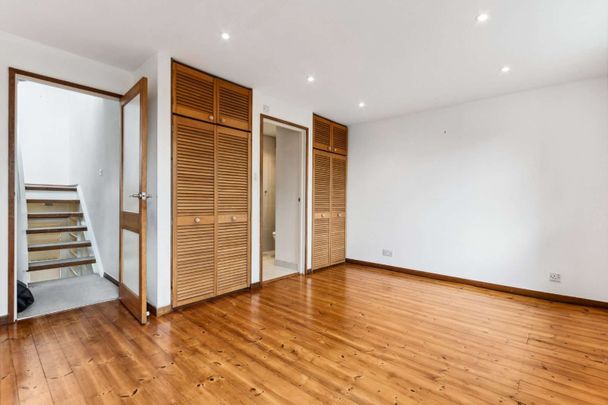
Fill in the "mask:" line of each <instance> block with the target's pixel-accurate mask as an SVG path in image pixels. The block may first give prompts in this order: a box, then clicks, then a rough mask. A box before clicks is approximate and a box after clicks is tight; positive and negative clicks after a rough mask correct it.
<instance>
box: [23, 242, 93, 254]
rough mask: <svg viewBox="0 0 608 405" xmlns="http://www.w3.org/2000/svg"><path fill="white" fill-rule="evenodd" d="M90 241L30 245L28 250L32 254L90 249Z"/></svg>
mask: <svg viewBox="0 0 608 405" xmlns="http://www.w3.org/2000/svg"><path fill="white" fill-rule="evenodd" d="M90 246H91V241H90V240H75V241H67V242H53V243H35V244H32V245H29V246H28V247H27V250H28V251H30V252H39V251H42V250H57V249H73V248H82V247H90Z"/></svg>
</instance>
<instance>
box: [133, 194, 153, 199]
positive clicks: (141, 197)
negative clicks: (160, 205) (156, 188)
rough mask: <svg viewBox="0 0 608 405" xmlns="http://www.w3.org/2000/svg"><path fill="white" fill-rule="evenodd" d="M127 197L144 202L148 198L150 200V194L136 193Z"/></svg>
mask: <svg viewBox="0 0 608 405" xmlns="http://www.w3.org/2000/svg"><path fill="white" fill-rule="evenodd" d="M129 197H132V198H138V199H140V200H144V201H146V200H147V199H148V198H150V197H152V196H151V195H150V194H148V193H136V194H131V195H129Z"/></svg>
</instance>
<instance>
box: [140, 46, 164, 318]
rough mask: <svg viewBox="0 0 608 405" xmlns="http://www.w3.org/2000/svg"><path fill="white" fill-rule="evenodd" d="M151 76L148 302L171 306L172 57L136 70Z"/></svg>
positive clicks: (152, 60) (154, 59) (156, 57)
mask: <svg viewBox="0 0 608 405" xmlns="http://www.w3.org/2000/svg"><path fill="white" fill-rule="evenodd" d="M142 76H146V77H147V78H148V193H149V194H150V195H151V196H152V198H150V199H149V200H148V233H147V237H148V240H147V246H148V249H147V261H148V278H147V281H148V302H149V303H150V304H152V305H154V306H155V307H157V308H160V307H165V306H168V305H171V232H172V229H171V216H172V212H171V196H172V194H171V193H172V189H171V58H170V57H169V56H168V55H166V54H164V53H158V54H156V55H153V56H152V57H151V58H150V59H148V60H147V61H146V62H145V63H144V64H143V65H142V66H141V67H140V68H139V69H137V71H136V72H135V73H134V78H135V79H136V80H137V79H139V78H140V77H142Z"/></svg>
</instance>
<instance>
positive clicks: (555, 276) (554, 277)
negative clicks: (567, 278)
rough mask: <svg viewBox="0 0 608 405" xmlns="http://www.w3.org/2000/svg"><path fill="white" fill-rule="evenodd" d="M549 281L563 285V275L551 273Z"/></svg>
mask: <svg viewBox="0 0 608 405" xmlns="http://www.w3.org/2000/svg"><path fill="white" fill-rule="evenodd" d="M549 281H553V282H554V283H561V282H562V275H561V274H559V273H549Z"/></svg>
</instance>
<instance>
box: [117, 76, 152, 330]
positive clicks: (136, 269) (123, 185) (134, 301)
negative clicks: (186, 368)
mask: <svg viewBox="0 0 608 405" xmlns="http://www.w3.org/2000/svg"><path fill="white" fill-rule="evenodd" d="M120 105H121V144H122V153H121V165H120V234H119V288H118V290H119V297H120V301H121V302H122V303H123V304H124V305H125V307H127V309H128V310H129V311H131V313H132V314H133V315H134V316H135V318H137V319H138V320H139V321H140V322H141V323H142V324H143V323H146V321H147V319H148V314H147V305H146V230H147V226H146V225H147V223H146V218H147V217H146V214H147V207H148V201H147V200H148V197H149V196H148V194H147V177H146V175H147V170H148V81H147V79H146V78H145V77H144V78H142V79H141V80H140V81H139V82H137V84H136V85H135V86H133V87H132V88H131V89H130V90H129V91H128V92H127V94H125V95H124V96H123V97H122V98H121V99H120Z"/></svg>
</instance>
